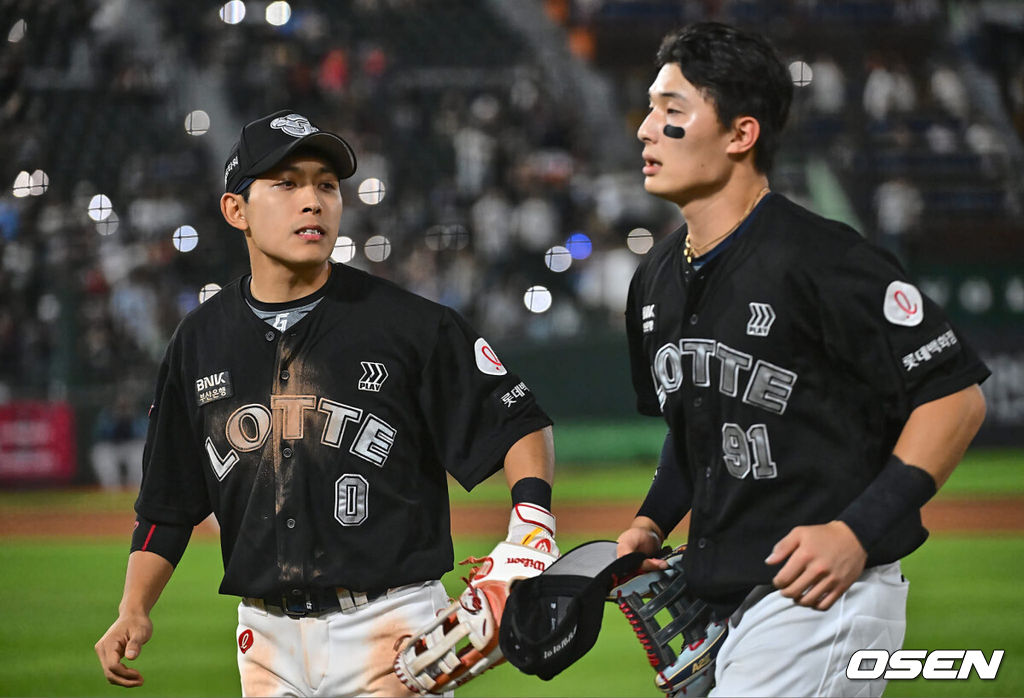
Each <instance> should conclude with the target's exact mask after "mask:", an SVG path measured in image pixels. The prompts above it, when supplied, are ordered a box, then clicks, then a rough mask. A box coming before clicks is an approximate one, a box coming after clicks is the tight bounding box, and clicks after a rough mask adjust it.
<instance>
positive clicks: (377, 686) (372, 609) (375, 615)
mask: <svg viewBox="0 0 1024 698" xmlns="http://www.w3.org/2000/svg"><path fill="white" fill-rule="evenodd" d="M354 596H355V598H356V599H357V601H356V603H355V604H353V602H352V599H351V598H349V596H348V594H347V593H344V594H342V595H340V596H339V598H340V599H341V601H342V608H341V610H338V611H333V612H331V613H326V614H323V615H320V616H313V617H306V618H290V617H288V616H287V615H285V614H284V612H283V611H281V609H279V608H276V607H274V606H266V605H264V604H263V602H261V601H259V600H258V599H255V600H254V599H244V600H243V601H242V603H240V604H239V606H238V632H237V633H236V639H237V641H238V642H237V644H238V648H237V656H238V672H239V675H240V677H241V680H242V695H243V696H407V695H410V693H409V691H408V690H407V689H406V688H405V687H404V686H403V685H402V684H401V682H400V681H399V680H398V678H397V677H396V676H395V674H394V672H393V670H392V664H393V662H394V659H395V653H396V651H397V648H396V643H397V642H398V640H399V639H401V638H402V637H403V636H405V635H410V634H412V633H413V632H415V631H416V630H417V629H418V628H419V627H421V626H422V625H424V624H426V623H427V622H429V621H431V620H433V619H434V618H435V617H436V615H437V613H438V611H441V610H442V609H445V608H447V607H448V595H447V593H445V590H444V587H443V586H442V585H441V582H439V581H433V582H424V583H421V584H410V585H408V586H403V587H398V588H395V589H391V590H389V591H388V592H387V593H386V594H384V595H383V596H381V597H379V598H377V599H375V600H373V601H371V602H368V603H367V602H366V600H365V596H362V595H358V594H356V595H354ZM360 597H361V598H360ZM360 601H362V603H360Z"/></svg>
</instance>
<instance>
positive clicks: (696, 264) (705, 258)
mask: <svg viewBox="0 0 1024 698" xmlns="http://www.w3.org/2000/svg"><path fill="white" fill-rule="evenodd" d="M771 196H772V192H768V193H767V194H765V196H764V198H763V199H761V200H760V201H758V202H757V206H755V207H754V209H753V210H752V211H751V212H750V213H749V214H747V217H746V218H744V219H743V222H742V223H740V226H739V227H738V228H736V230H735V231H733V234H732V235H730V236H729V237H727V238H726V239H725V240H723V241H722V244H721V245H718V246H716V247H715V249H713V250H711V251H710V252H708V253H707V254H703V255H701V256H700V257H694V258H693V261H692V262H690V266H691V267H693V268H694V269H695V270H697V269H700V268H701V267H703V266H704V265H705V264H707V263H708V262H710V261H711V260H712V259H714V258H715V257H717V256H718V255H720V254H722V253H723V252H725V251H726V250H727V249H729V248H730V247H732V246H733V244H734V243H735V242H736V240H738V239H739V237H740V236H741V235H742V234H743V233H744V232H746V230H747V228H749V227H750V222H751V221H752V220H754V217H755V216H757V212H758V211H759V210H760V209H761V207H762V206H764V202H765V201H767V200H768V199H770V198H771Z"/></svg>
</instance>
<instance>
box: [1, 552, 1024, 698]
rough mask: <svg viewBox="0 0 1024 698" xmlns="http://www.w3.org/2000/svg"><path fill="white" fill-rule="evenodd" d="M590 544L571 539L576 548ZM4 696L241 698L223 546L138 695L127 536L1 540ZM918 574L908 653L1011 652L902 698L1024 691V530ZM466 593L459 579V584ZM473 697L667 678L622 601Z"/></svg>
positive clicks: (624, 686) (158, 650)
mask: <svg viewBox="0 0 1024 698" xmlns="http://www.w3.org/2000/svg"><path fill="white" fill-rule="evenodd" d="M580 542H582V541H581V540H565V541H564V542H563V543H564V546H565V548H566V549H568V548H569V547H571V546H573V545H576V544H578V543H580ZM492 544H493V543H492V541H489V540H470V541H459V545H458V549H457V551H456V553H457V554H458V555H463V556H467V555H470V554H473V553H477V554H479V551H480V550H482V549H487V548H489V547H490V546H491V545H492ZM0 560H2V563H0V588H2V589H4V590H5V593H4V594H2V595H0V618H3V619H4V620H3V632H2V634H0V695H4V696H120V695H132V696H139V697H141V696H223V695H237V694H238V692H239V687H238V675H237V669H236V668H235V659H234V658H235V652H234V631H235V607H236V601H235V600H234V599H232V598H228V597H223V596H218V595H217V594H216V593H215V589H216V585H217V581H218V579H219V575H220V556H219V550H218V548H217V545H216V544H215V543H214V542H212V541H209V540H197V541H194V542H193V544H192V545H191V546H190V547H189V550H188V551H187V552H186V554H185V557H184V558H183V560H182V562H181V564H180V565H179V568H178V570H177V571H176V573H175V576H174V578H173V579H172V580H171V583H170V584H169V585H168V588H167V590H166V591H165V593H164V596H163V598H162V599H161V600H160V602H159V604H157V607H156V608H155V609H154V611H153V622H154V626H155V631H154V635H153V639H152V640H151V641H150V642H149V643H148V644H147V645H146V646H145V647H144V648H143V652H142V655H141V656H140V658H139V659H138V660H137V661H136V662H135V665H136V666H137V667H138V668H139V669H140V671H142V672H143V675H144V676H145V677H146V685H144V686H142V687H141V688H139V689H135V690H132V691H131V692H130V694H125V693H124V689H118V688H115V687H112V686H109V685H108V684H107V683H106V681H105V680H104V678H103V676H102V673H101V671H100V669H99V665H98V663H97V661H96V657H95V654H94V652H93V649H92V646H93V643H95V641H96V640H97V639H98V638H99V636H100V635H101V634H102V633H103V632H104V631H105V630H106V628H107V626H108V625H109V624H110V622H111V621H112V620H113V619H114V617H115V615H116V612H117V602H118V599H119V597H120V588H121V584H122V580H123V573H124V564H125V549H124V545H123V544H122V543H119V542H83V543H78V544H73V545H67V544H57V543H39V542H36V541H31V542H9V543H5V544H3V545H2V546H0ZM904 570H905V573H906V575H907V577H908V578H909V579H910V580H911V595H910V606H909V609H908V616H909V623H908V632H907V639H906V643H905V647H907V648H913V649H950V648H962V649H982V650H984V651H985V652H986V653H989V652H991V650H992V649H997V648H998V649H1004V650H1006V655H1005V657H1004V659H1003V662H1002V666H1001V669H1000V672H999V677H998V678H997V679H996V680H994V681H980V680H978V679H974V680H972V681H970V682H966V683H964V682H934V681H933V682H924V681H921V680H918V681H913V682H894V683H890V685H889V690H888V691H887V693H886V695H888V696H1019V695H1022V694H1024V629H1022V627H1021V624H1020V618H1019V616H1018V615H1017V613H1019V608H1020V601H1019V597H1018V596H1017V594H1018V586H1017V585H1018V583H1019V582H1018V580H1019V579H1021V578H1022V576H1024V536H1012V537H1000V538H960V537H942V536H936V537H934V538H933V539H932V540H930V541H929V542H928V543H927V545H926V546H925V547H924V548H922V549H921V550H919V551H918V552H916V553H914V554H913V555H911V556H910V557H909V558H907V559H906V560H905V562H904ZM445 582H446V584H447V585H448V586H449V589H450V591H452V592H454V591H455V590H457V589H459V587H460V586H461V582H460V581H459V579H458V574H457V573H452V574H449V575H448V576H447V577H446V578H445ZM459 695H460V696H657V695H660V694H659V693H658V692H657V691H656V690H655V688H654V684H653V673H652V672H651V670H650V668H649V667H648V665H647V662H646V659H645V657H644V654H643V651H642V650H641V649H640V645H639V643H638V642H637V640H636V639H635V638H634V637H633V635H632V632H631V631H630V630H629V627H628V625H627V624H626V621H625V619H624V618H623V617H622V615H621V614H620V613H619V611H618V610H617V609H615V608H614V607H613V606H611V605H608V606H607V609H606V614H605V620H604V625H603V628H602V632H601V635H600V637H599V639H598V641H597V644H596V645H595V647H594V648H593V649H592V650H591V651H590V652H589V653H588V654H587V655H586V656H585V657H584V658H583V659H581V660H580V661H579V662H577V663H576V664H575V665H573V666H572V667H570V668H569V669H568V670H567V671H565V672H564V673H562V674H561V675H559V676H558V677H556V678H555V679H554V680H552V681H550V682H544V681H541V680H539V679H537V678H536V677H532V676H525V675H523V674H520V673H519V672H517V671H516V670H515V669H514V668H512V667H510V666H508V665H504V666H501V667H499V668H497V669H495V670H494V671H492V672H489V673H487V674H485V675H484V676H482V677H481V678H479V679H477V680H475V681H474V682H472V683H471V684H468V685H467V686H466V687H464V688H463V689H460V691H459Z"/></svg>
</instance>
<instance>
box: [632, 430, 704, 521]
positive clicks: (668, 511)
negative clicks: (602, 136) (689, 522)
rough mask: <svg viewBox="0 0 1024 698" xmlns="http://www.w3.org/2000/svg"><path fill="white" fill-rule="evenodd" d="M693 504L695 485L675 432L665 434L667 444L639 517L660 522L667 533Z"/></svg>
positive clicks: (663, 448)
mask: <svg viewBox="0 0 1024 698" xmlns="http://www.w3.org/2000/svg"><path fill="white" fill-rule="evenodd" d="M692 503H693V487H691V486H690V483H689V481H688V480H687V479H686V477H685V476H684V475H683V469H682V466H681V465H680V464H679V461H678V459H677V458H676V449H675V443H674V442H673V440H672V432H669V433H668V434H666V435H665V444H664V445H663V446H662V447H661V456H660V457H659V458H658V470H657V471H656V472H655V473H654V481H653V482H652V483H651V488H650V489H649V490H648V491H647V497H646V498H645V499H644V502H643V504H641V505H640V510H639V511H637V513H636V515H637V516H646V517H647V518H649V519H651V520H652V521H654V523H656V524H658V528H660V529H661V532H662V533H663V534H665V535H666V536H667V535H668V534H669V532H670V531H671V530H672V529H674V528H675V527H676V525H677V524H678V523H679V522H680V521H682V520H683V517H684V516H686V512H688V511H689V510H690V506H691V504H692Z"/></svg>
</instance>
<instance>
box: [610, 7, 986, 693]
mask: <svg viewBox="0 0 1024 698" xmlns="http://www.w3.org/2000/svg"><path fill="white" fill-rule="evenodd" d="M658 64H659V65H660V71H659V72H658V74H657V77H656V78H655V80H654V83H653V84H652V85H651V88H650V112H649V114H648V115H647V117H646V119H645V120H644V122H643V123H642V125H641V126H640V128H639V131H638V134H637V135H638V137H639V139H640V140H641V141H642V142H643V160H644V166H643V173H644V175H645V180H644V187H645V188H646V190H647V191H648V192H650V193H651V194H654V195H656V196H660V197H662V198H665V199H667V200H669V201H671V202H673V203H675V204H676V205H678V206H679V209H680V211H681V213H682V214H683V217H684V218H685V225H683V226H682V227H681V228H680V229H679V230H677V231H675V232H674V233H672V234H670V235H669V236H668V237H666V238H665V239H663V240H661V241H659V243H658V244H656V245H655V246H654V247H653V248H652V250H651V251H650V252H649V253H648V254H647V256H646V257H645V259H644V260H643V262H642V263H641V264H640V266H639V268H638V269H637V271H636V273H635V275H634V277H633V280H632V283H631V285H630V289H629V299H628V306H627V310H626V331H627V335H628V340H629V352H630V361H631V365H632V376H633V383H634V386H635V389H636V393H637V403H638V408H639V411H640V412H641V413H643V414H647V415H652V416H662V417H663V418H664V419H665V421H666V423H667V425H668V427H669V433H668V436H667V437H666V440H665V444H664V448H663V452H662V456H661V460H660V464H659V467H658V469H657V472H656V475H655V478H654V480H653V482H652V485H651V488H650V490H649V492H648V494H647V497H646V499H645V500H644V502H643V504H642V505H641V507H640V509H639V512H638V514H637V517H636V519H635V520H634V522H633V524H632V527H631V528H629V529H628V530H626V531H625V532H623V533H622V534H621V536H620V537H619V539H618V540H619V552H620V554H624V553H625V552H629V551H634V550H639V551H643V552H645V553H647V554H649V555H652V559H650V560H648V561H647V562H646V563H645V565H646V566H647V568H648V569H653V568H657V567H664V566H665V562H664V561H663V560H658V559H654V558H653V556H654V555H655V554H656V553H657V551H658V550H659V548H660V547H661V545H662V542H663V541H664V538H665V536H666V535H668V534H669V533H670V532H671V531H672V529H673V528H674V527H675V526H676V525H677V524H678V523H679V522H680V521H681V520H682V518H683V516H684V515H685V514H686V513H687V512H689V513H690V515H691V518H690V524H689V534H688V546H687V549H686V553H685V560H684V569H685V572H686V578H687V580H688V583H689V585H690V589H691V591H693V592H694V593H695V594H696V595H697V596H699V597H700V598H701V599H703V600H705V601H707V602H708V603H709V604H710V605H711V606H712V607H713V608H714V610H715V613H716V614H717V617H718V618H719V619H722V620H725V619H728V636H727V638H726V639H725V641H724V643H723V644H722V648H721V651H720V653H719V654H718V658H717V661H716V662H715V666H714V676H715V679H716V681H717V687H716V688H714V689H713V690H712V693H711V695H727V696H740V695H788V696H795V695H880V694H881V691H882V689H883V688H884V681H881V680H879V681H877V682H874V683H866V682H864V681H851V680H849V679H847V678H846V668H847V666H848V663H849V660H850V657H851V655H852V653H853V652H854V651H856V650H858V649H862V648H882V649H887V650H890V651H892V650H895V649H896V648H898V647H900V645H901V644H902V641H903V636H904V629H905V602H906V594H907V585H906V581H905V580H904V579H903V577H902V576H901V573H900V563H899V560H900V558H902V557H903V556H905V555H907V554H908V553H910V552H911V551H913V550H914V549H916V548H917V547H918V546H920V545H921V544H922V543H923V542H924V540H925V538H926V536H927V531H926V530H925V529H924V528H923V527H922V525H921V517H920V508H921V506H922V505H923V504H924V503H925V502H926V501H927V500H928V499H929V498H930V497H931V496H932V495H933V494H934V493H935V490H936V489H937V488H938V487H940V486H941V485H942V484H943V483H944V482H945V481H946V479H947V478H948V477H949V476H950V474H951V473H952V471H953V469H954V468H955V467H956V464H957V463H958V461H959V460H960V458H961V457H962V456H963V453H964V451H965V449H966V448H967V446H968V444H969V443H970V441H971V439H972V438H973V437H974V434H975V433H976V431H977V429H978V428H979V426H980V424H981V422H982V420H983V418H984V412H985V405H984V399H983V398H982V394H981V390H980V389H979V387H978V384H979V383H980V382H982V381H984V380H985V378H986V377H987V376H988V375H989V372H988V370H987V369H986V367H985V366H984V364H982V362H981V361H979V359H978V357H977V356H976V354H975V352H974V351H973V350H972V349H971V347H970V346H969V345H968V343H967V342H966V341H965V339H964V337H963V336H962V335H961V334H960V333H959V332H958V331H957V330H956V329H955V328H953V327H952V326H951V325H950V324H949V322H948V321H947V320H946V318H945V316H944V315H943V312H942V310H941V309H940V308H939V307H938V306H937V305H936V304H935V303H933V302H932V301H931V300H930V299H928V298H926V297H925V296H923V295H922V294H921V293H920V291H918V289H917V288H916V287H915V286H914V285H913V283H912V282H911V281H910V280H908V278H907V275H906V273H905V272H904V270H903V269H902V268H901V266H900V264H899V263H898V262H897V261H896V260H895V259H894V258H892V257H891V256H890V255H889V254H887V253H886V252H884V251H882V250H881V249H879V248H877V247H875V246H874V245H872V244H869V243H868V242H867V241H865V239H864V238H862V237H861V236H860V235H859V234H858V233H857V232H856V231H854V230H852V229H851V228H849V227H847V226H846V225H844V224H842V223H838V222H835V221H831V220H827V219H825V218H822V217H820V216H817V215H815V214H813V213H811V212H810V211H808V210H806V209H804V208H802V207H800V206H798V205H797V204H795V203H793V202H792V201H789V200H788V199H786V198H785V197H783V196H782V195H780V194H778V193H774V192H772V191H771V189H770V185H769V180H768V176H767V175H768V172H769V171H770V168H771V164H772V157H773V154H774V153H775V150H776V148H777V145H778V142H779V134H780V131H781V129H782V126H783V124H784V122H785V120H786V116H787V113H788V110H789V104H790V99H791V95H792V84H791V81H790V77H789V74H788V72H787V70H786V68H785V67H784V66H783V65H782V63H781V62H780V61H779V59H778V57H777V55H776V54H775V52H774V51H773V49H772V48H771V46H770V45H769V44H768V42H767V41H766V40H764V39H763V38H762V37H760V36H758V35H755V34H749V33H745V32H741V31H738V30H736V29H734V28H731V27H728V26H725V25H721V24H717V23H702V24H697V25H693V26H690V27H687V28H685V29H683V30H680V31H679V32H675V33H672V34H670V35H669V36H667V37H666V38H665V40H664V42H663V43H662V46H661V48H660V50H659V53H658Z"/></svg>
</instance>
